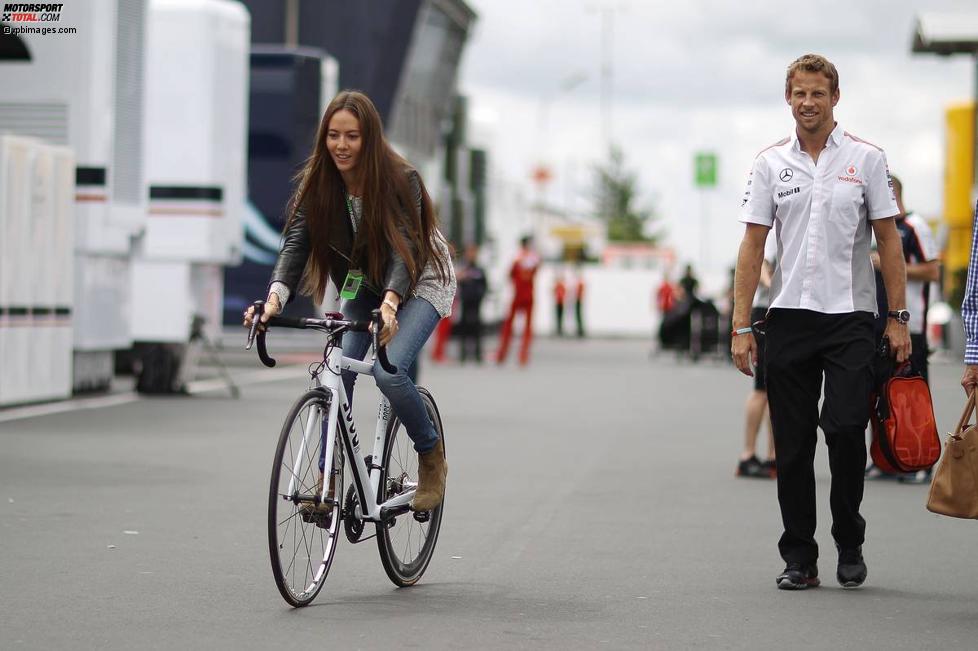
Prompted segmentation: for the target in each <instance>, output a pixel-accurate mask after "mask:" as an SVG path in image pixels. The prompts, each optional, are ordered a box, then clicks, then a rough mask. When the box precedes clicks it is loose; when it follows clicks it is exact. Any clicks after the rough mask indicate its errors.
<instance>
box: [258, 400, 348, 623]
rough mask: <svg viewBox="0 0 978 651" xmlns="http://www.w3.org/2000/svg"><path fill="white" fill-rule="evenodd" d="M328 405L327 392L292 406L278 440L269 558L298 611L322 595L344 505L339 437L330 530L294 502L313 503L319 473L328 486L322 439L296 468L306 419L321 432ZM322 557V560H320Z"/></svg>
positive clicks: (322, 517) (318, 516)
mask: <svg viewBox="0 0 978 651" xmlns="http://www.w3.org/2000/svg"><path fill="white" fill-rule="evenodd" d="M329 402H330V398H329V394H328V393H327V392H325V391H323V390H321V389H313V390H311V391H308V392H306V393H305V394H303V395H302V396H301V397H300V398H299V399H298V400H296V402H295V403H294V404H293V405H292V408H291V409H290V410H289V414H288V416H287V417H286V419H285V423H284V424H283V425H282V432H281V434H279V440H278V445H277V446H276V449H275V459H274V462H273V465H272V475H271V482H270V484H269V493H268V553H269V559H270V560H271V564H272V574H273V575H274V577H275V585H276V586H277V587H278V590H279V592H280V593H281V595H282V598H284V599H285V601H286V602H288V603H289V604H290V605H292V606H295V607H297V608H298V607H301V606H305V605H308V604H309V603H310V602H311V601H312V600H313V599H315V598H316V595H318V594H319V592H320V590H322V588H323V584H324V583H325V582H326V576H327V575H328V574H329V570H330V567H332V564H333V558H334V556H335V555H336V546H337V543H338V542H339V536H338V533H339V527H340V520H341V517H340V511H341V508H340V506H341V504H342V501H343V499H342V495H343V446H342V442H341V441H340V440H339V435H338V434H337V441H336V444H335V447H334V450H335V452H334V453H333V463H332V470H333V472H334V473H335V474H336V480H335V484H334V486H335V491H334V495H335V497H336V504H335V505H334V506H333V509H332V512H331V517H330V520H329V522H328V524H326V518H325V515H324V514H323V513H319V512H312V513H304V512H303V511H302V510H301V509H300V506H299V504H300V503H297V502H296V501H295V498H296V497H297V496H298V495H303V496H305V497H309V496H314V495H317V494H318V493H317V486H318V482H319V476H320V472H323V477H324V479H323V481H325V472H324V470H325V459H322V457H323V454H324V451H323V449H322V444H323V438H324V435H320V436H318V437H317V436H315V435H313V436H312V437H311V438H312V439H313V441H314V447H315V449H314V450H311V449H310V448H311V447H313V446H307V447H306V449H305V450H304V451H303V452H302V457H301V458H300V459H299V460H298V463H297V462H296V457H297V456H298V455H299V454H300V450H301V449H302V446H299V445H298V442H299V441H300V440H302V439H303V438H304V431H305V430H304V426H305V423H306V419H307V418H309V417H310V416H311V417H312V418H314V419H318V424H315V423H314V426H315V427H317V429H318V431H320V432H322V431H323V430H322V427H323V421H324V419H325V418H327V417H328V415H329ZM313 410H315V411H313ZM296 425H298V429H297V428H296ZM317 460H318V461H317ZM320 466H321V467H320ZM293 474H294V475H295V476H296V479H297V482H298V483H297V485H296V487H295V490H294V491H293V494H292V495H288V494H287V493H288V489H289V482H290V479H291V477H292V475H293ZM323 525H326V526H323ZM320 552H321V553H322V558H321V559H319V558H318V555H319V553H320ZM290 554H291V556H290ZM303 554H304V557H303ZM297 561H302V562H301V563H297ZM300 565H301V569H300ZM296 586H299V587H296Z"/></svg>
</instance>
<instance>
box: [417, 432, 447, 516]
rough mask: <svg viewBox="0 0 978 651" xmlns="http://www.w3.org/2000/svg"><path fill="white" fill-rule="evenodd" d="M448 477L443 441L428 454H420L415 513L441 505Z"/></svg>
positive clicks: (439, 441)
mask: <svg viewBox="0 0 978 651" xmlns="http://www.w3.org/2000/svg"><path fill="white" fill-rule="evenodd" d="M447 477H448V463H447V462H446V461H445V446H444V445H442V441H441V439H438V443H436V444H435V447H433V448H432V449H431V450H429V451H428V452H422V453H420V454H418V489H417V492H415V494H414V499H413V500H411V508H412V509H414V510H415V511H430V510H432V509H434V508H436V507H437V506H438V505H439V504H441V501H442V499H444V497H445V479H446V478H447Z"/></svg>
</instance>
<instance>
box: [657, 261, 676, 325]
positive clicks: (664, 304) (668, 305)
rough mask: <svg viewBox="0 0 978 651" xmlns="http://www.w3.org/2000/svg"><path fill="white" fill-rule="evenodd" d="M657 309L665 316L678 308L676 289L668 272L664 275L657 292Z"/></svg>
mask: <svg viewBox="0 0 978 651" xmlns="http://www.w3.org/2000/svg"><path fill="white" fill-rule="evenodd" d="M655 307H656V309H657V310H659V315H660V316H665V315H666V314H668V313H669V312H671V311H672V308H674V307H676V288H675V287H674V286H673V284H672V281H670V279H669V272H668V271H666V272H665V273H663V274H662V282H661V283H659V288H658V289H656V290H655Z"/></svg>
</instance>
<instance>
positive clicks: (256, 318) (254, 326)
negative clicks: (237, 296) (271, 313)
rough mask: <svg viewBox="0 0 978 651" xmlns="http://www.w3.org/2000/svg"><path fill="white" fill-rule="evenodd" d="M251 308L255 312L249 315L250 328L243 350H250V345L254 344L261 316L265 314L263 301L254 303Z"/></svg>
mask: <svg viewBox="0 0 978 651" xmlns="http://www.w3.org/2000/svg"><path fill="white" fill-rule="evenodd" d="M251 306H252V307H253V308H255V312H254V314H252V315H251V328H250V329H249V330H248V345H247V346H245V350H251V347H252V345H253V344H254V343H255V333H256V332H258V324H260V323H261V315H262V314H263V313H264V312H265V301H255V302H254V303H252V304H251Z"/></svg>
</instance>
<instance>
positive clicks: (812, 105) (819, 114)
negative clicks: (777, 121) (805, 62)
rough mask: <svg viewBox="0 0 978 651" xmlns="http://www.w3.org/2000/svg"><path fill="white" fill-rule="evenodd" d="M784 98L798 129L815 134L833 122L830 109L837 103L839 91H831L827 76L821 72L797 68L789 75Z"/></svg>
mask: <svg viewBox="0 0 978 651" xmlns="http://www.w3.org/2000/svg"><path fill="white" fill-rule="evenodd" d="M784 98H785V99H786V100H787V101H788V104H789V105H790V106H791V115H792V116H793V117H794V118H795V124H797V125H798V130H799V131H804V132H806V133H812V134H815V133H819V132H821V131H822V130H823V129H825V128H826V127H828V128H829V130H831V127H830V125H834V124H835V119H834V118H833V117H832V109H833V108H834V107H835V105H836V104H838V103H839V91H838V89H836V91H835V92H834V93H833V92H832V90H831V83H830V82H829V78H828V77H826V76H825V75H823V74H822V73H820V72H807V71H805V70H799V71H798V72H796V73H795V74H794V75H793V76H792V77H791V83H790V85H789V87H788V90H786V91H785V95H784Z"/></svg>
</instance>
